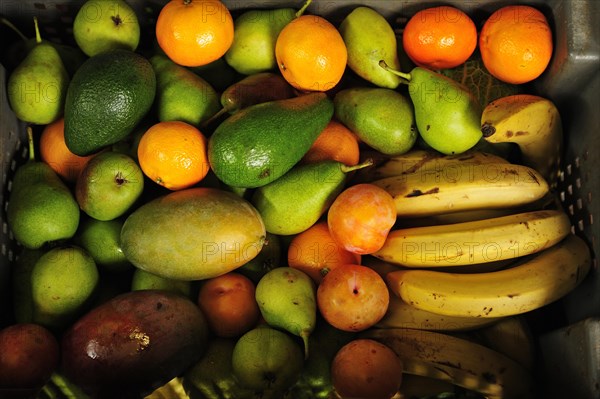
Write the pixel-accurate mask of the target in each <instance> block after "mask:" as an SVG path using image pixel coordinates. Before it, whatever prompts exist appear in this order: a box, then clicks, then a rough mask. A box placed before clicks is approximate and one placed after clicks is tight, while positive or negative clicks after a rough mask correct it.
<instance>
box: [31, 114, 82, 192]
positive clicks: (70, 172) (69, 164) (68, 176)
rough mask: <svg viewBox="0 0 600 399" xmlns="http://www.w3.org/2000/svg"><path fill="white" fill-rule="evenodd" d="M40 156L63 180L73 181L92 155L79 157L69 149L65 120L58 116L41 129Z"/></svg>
mask: <svg viewBox="0 0 600 399" xmlns="http://www.w3.org/2000/svg"><path fill="white" fill-rule="evenodd" d="M40 157H41V159H42V161H43V162H45V163H47V164H48V165H50V167H51V168H52V169H53V170H54V171H55V172H56V173H57V174H58V175H59V176H60V177H61V178H63V179H64V180H65V181H67V182H75V181H76V180H77V176H79V173H80V172H81V170H82V169H83V167H84V166H85V165H86V164H87V162H88V161H89V160H90V159H91V158H92V157H93V155H89V156H87V157H81V156H79V155H75V154H73V153H72V152H71V151H70V150H69V148H68V147H67V144H66V143H65V120H64V119H63V118H60V119H58V120H56V121H54V122H52V123H50V124H48V125H46V126H45V127H44V130H42V134H41V136H40Z"/></svg>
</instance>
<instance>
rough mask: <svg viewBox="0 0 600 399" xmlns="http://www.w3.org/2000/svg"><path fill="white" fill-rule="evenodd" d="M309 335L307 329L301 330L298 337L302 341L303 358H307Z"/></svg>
mask: <svg viewBox="0 0 600 399" xmlns="http://www.w3.org/2000/svg"><path fill="white" fill-rule="evenodd" d="M309 336H310V331H309V330H302V332H300V337H301V338H302V341H303V342H304V360H306V359H308V337H309Z"/></svg>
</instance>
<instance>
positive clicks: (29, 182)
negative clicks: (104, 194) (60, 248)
mask: <svg viewBox="0 0 600 399" xmlns="http://www.w3.org/2000/svg"><path fill="white" fill-rule="evenodd" d="M27 133H28V139H29V161H28V162H27V163H25V164H24V165H22V166H20V167H19V168H18V169H17V171H16V172H15V175H14V178H13V183H12V190H11V192H10V197H9V201H8V204H7V208H6V216H7V218H6V221H7V223H8V227H9V228H10V230H11V231H12V233H13V235H14V237H15V239H16V240H17V241H18V242H19V243H21V244H22V245H23V246H24V247H25V248H30V249H37V248H41V247H42V246H43V245H45V244H47V243H53V242H56V241H61V240H66V239H69V238H71V237H73V235H75V232H76V231H77V227H78V226H79V216H80V211H79V206H78V205H77V202H76V201H75V198H74V197H73V194H72V193H71V191H70V190H69V188H68V187H67V186H66V185H65V183H64V182H63V181H62V180H61V178H60V177H59V176H58V175H57V174H56V173H55V172H54V170H52V168H50V166H48V165H47V164H46V163H44V162H41V161H36V160H35V154H34V143H33V133H32V131H31V128H28V129H27Z"/></svg>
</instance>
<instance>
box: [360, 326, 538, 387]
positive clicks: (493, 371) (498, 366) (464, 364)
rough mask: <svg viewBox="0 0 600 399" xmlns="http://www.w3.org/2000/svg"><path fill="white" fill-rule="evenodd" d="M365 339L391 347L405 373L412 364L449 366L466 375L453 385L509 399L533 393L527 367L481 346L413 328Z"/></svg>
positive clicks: (380, 332) (369, 332)
mask: <svg viewBox="0 0 600 399" xmlns="http://www.w3.org/2000/svg"><path fill="white" fill-rule="evenodd" d="M364 336H365V337H366V338H370V339H375V340H377V341H379V342H381V343H383V344H385V345H387V346H389V347H390V348H391V349H392V350H393V351H394V352H396V354H397V355H398V356H399V357H400V358H401V359H402V362H403V364H404V365H405V370H406V367H407V365H408V366H409V367H410V364H411V362H413V365H417V364H420V365H421V366H423V365H424V364H423V362H424V363H425V365H426V364H434V365H435V366H436V367H437V366H442V367H444V366H446V367H448V369H449V370H452V369H455V370H458V371H461V372H462V373H461V374H457V373H455V374H454V378H455V379H452V380H451V382H452V383H453V384H455V385H459V386H463V387H465V388H467V389H472V390H475V391H478V392H481V393H486V394H493V395H497V396H499V397H505V398H517V397H527V395H528V394H530V393H531V389H532V376H531V374H530V373H529V372H528V371H527V370H526V369H525V368H524V367H523V366H521V365H520V364H519V363H517V362H515V361H514V360H512V359H510V358H509V357H507V356H505V355H503V354H501V353H499V352H497V351H495V350H492V349H490V348H488V347H485V346H483V345H480V344H478V343H475V342H472V341H468V340H465V339H462V338H457V337H454V336H451V335H448V334H444V333H439V332H433V331H424V330H414V329H409V328H396V329H369V330H367V331H366V332H365V333H364ZM415 361H416V362H419V363H414V362H415ZM448 369H444V370H448ZM411 371H413V370H411ZM406 372H410V371H408V370H407V371H406ZM430 377H432V376H431V375H430ZM483 391H485V392H483Z"/></svg>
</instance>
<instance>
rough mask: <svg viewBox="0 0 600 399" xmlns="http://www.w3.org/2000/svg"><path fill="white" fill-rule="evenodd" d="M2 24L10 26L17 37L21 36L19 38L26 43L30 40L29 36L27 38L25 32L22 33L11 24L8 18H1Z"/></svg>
mask: <svg viewBox="0 0 600 399" xmlns="http://www.w3.org/2000/svg"><path fill="white" fill-rule="evenodd" d="M0 23H2V24H4V25H6V26H8V27H9V28H10V29H12V30H13V31H14V32H15V33H16V34H17V35H19V37H20V38H21V40H23V41H24V42H25V41H27V40H28V38H27V36H25V35H24V34H23V32H21V31H20V30H19V29H18V28H17V27H16V26H15V25H14V24H13V23H12V22H10V21H9V20H8V19H6V18H0Z"/></svg>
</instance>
